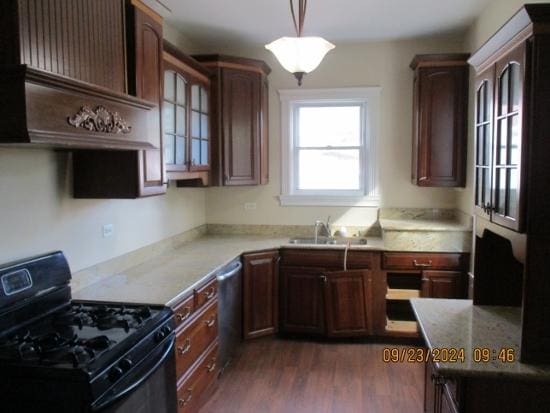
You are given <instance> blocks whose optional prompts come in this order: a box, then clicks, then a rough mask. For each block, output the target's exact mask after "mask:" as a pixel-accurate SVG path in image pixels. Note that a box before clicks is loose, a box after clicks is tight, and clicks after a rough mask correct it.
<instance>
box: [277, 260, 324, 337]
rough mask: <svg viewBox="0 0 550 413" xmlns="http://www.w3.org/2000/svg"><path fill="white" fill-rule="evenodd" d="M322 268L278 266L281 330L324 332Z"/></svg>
mask: <svg viewBox="0 0 550 413" xmlns="http://www.w3.org/2000/svg"><path fill="white" fill-rule="evenodd" d="M324 271H325V270H324V269H323V268H306V267H281V284H282V285H281V330H283V331H285V332H296V333H314V334H315V333H317V334H320V333H324V331H325V322H324V309H323V290H322V285H321V279H320V277H321V275H322V274H323V273H324Z"/></svg>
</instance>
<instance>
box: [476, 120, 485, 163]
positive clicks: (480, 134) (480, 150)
mask: <svg viewBox="0 0 550 413" xmlns="http://www.w3.org/2000/svg"><path fill="white" fill-rule="evenodd" d="M484 131H485V128H484V127H483V126H478V127H477V136H476V142H477V153H476V164H477V165H484V163H483V155H484V153H485V148H484V147H483V143H484V142H485V136H484Z"/></svg>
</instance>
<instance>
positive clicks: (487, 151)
mask: <svg viewBox="0 0 550 413" xmlns="http://www.w3.org/2000/svg"><path fill="white" fill-rule="evenodd" d="M484 128H485V141H484V142H483V150H484V152H485V155H484V156H483V161H484V165H485V166H489V165H490V164H491V126H490V125H485V126H484Z"/></svg>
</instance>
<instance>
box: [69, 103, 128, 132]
mask: <svg viewBox="0 0 550 413" xmlns="http://www.w3.org/2000/svg"><path fill="white" fill-rule="evenodd" d="M67 121H68V122H69V124H70V125H72V126H74V127H75V128H84V129H87V130H89V131H92V132H102V133H114V134H118V133H123V134H127V133H130V132H131V131H132V127H131V126H130V125H128V124H127V123H126V121H125V120H124V119H122V117H121V116H120V115H119V114H118V112H110V111H108V110H107V109H106V108H105V106H96V108H95V109H92V108H91V107H89V106H86V105H85V106H82V107H81V108H80V111H79V112H78V113H76V114H75V115H73V116H69V117H68V118H67Z"/></svg>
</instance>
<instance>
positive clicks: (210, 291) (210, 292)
mask: <svg viewBox="0 0 550 413" xmlns="http://www.w3.org/2000/svg"><path fill="white" fill-rule="evenodd" d="M215 295H216V288H214V287H210V288H209V289H208V291H207V292H205V293H204V298H206V299H207V300H210V299H211V298H212V297H214V296H215Z"/></svg>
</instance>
